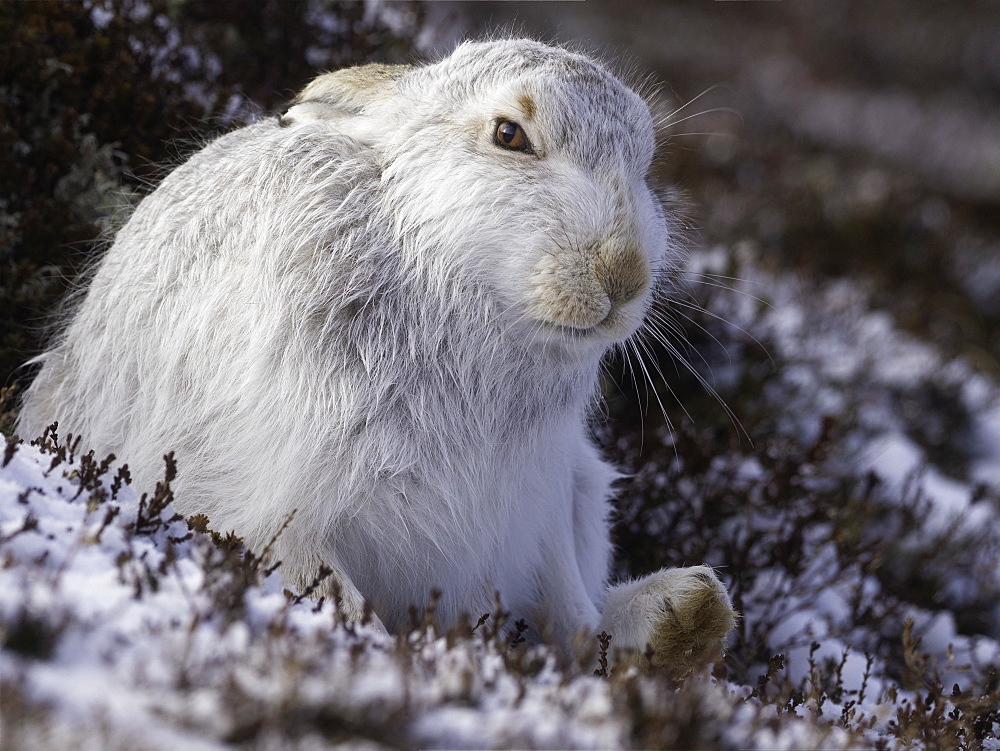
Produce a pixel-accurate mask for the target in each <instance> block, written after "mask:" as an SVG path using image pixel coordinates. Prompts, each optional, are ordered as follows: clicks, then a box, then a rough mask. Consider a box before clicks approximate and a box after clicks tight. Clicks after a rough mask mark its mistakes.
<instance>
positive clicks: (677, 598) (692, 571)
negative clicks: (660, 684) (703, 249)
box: [599, 566, 737, 675]
mask: <svg viewBox="0 0 1000 751" xmlns="http://www.w3.org/2000/svg"><path fill="white" fill-rule="evenodd" d="M736 618H737V614H736V612H735V611H734V610H733V606H732V603H731V602H730V600H729V595H728V594H727V592H726V589H725V587H724V586H723V585H722V582H720V581H719V579H718V578H717V577H716V576H715V572H714V571H712V569H711V568H710V567H708V566H692V567H690V568H670V569H662V570H660V571H657V572H656V573H655V574H650V575H649V576H646V577H644V578H642V579H639V580H638V581H634V582H626V583H624V584H619V585H617V586H614V587H611V588H610V589H609V590H608V595H607V601H606V603H605V606H604V614H603V616H602V618H601V625H600V627H599V628H600V630H603V631H606V632H608V633H609V634H611V637H612V641H611V647H612V654H613V655H614V656H615V659H616V660H617V661H619V662H622V661H628V660H632V659H636V657H637V656H639V655H642V654H644V653H646V651H647V650H648V649H651V650H652V661H653V664H654V665H655V666H657V667H663V668H667V669H669V670H670V671H671V672H673V673H674V674H675V675H680V674H682V673H685V672H687V671H688V670H691V669H693V668H695V667H697V666H698V665H701V664H704V663H706V662H710V661H712V660H715V659H716V658H718V657H720V656H721V655H722V651H723V647H724V639H725V637H726V635H727V634H728V633H729V632H730V631H731V630H732V629H733V626H735V625H736Z"/></svg>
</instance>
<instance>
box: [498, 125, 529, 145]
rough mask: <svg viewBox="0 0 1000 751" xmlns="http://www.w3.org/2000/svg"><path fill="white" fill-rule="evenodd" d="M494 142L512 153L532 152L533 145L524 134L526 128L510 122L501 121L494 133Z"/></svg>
mask: <svg viewBox="0 0 1000 751" xmlns="http://www.w3.org/2000/svg"><path fill="white" fill-rule="evenodd" d="M493 142H494V143H495V144H496V145H497V146H500V147H502V148H505V149H510V150H511V151H531V144H530V143H528V137H527V136H526V135H525V134H524V128H522V127H521V126H520V125H518V124H517V123H512V122H511V121H510V120H501V121H500V122H498V123H497V129H496V131H495V132H494V133H493Z"/></svg>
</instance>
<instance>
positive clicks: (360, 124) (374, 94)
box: [281, 63, 413, 144]
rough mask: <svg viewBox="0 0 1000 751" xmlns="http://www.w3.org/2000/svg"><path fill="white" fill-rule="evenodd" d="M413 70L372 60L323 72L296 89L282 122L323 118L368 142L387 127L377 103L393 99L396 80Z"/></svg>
mask: <svg viewBox="0 0 1000 751" xmlns="http://www.w3.org/2000/svg"><path fill="white" fill-rule="evenodd" d="M412 69H413V68H412V66H410V65H381V64H378V63H373V64H371V65H360V66H357V67H355V68H344V69H342V70H338V71H334V72H333V73H324V74H323V75H322V76H319V77H317V78H314V79H313V80H312V81H311V82H310V83H309V85H307V86H306V87H305V88H304V89H302V91H301V92H299V95H298V96H296V97H295V99H294V100H293V101H292V107H291V108H290V109H289V110H288V112H286V113H285V114H284V115H283V116H282V118H281V123H282V125H291V124H293V123H299V122H308V121H315V120H325V121H328V122H330V123H331V124H333V125H334V127H336V129H337V130H339V131H341V132H343V133H344V134H345V135H348V136H351V137H352V138H355V139H357V140H359V141H362V142H364V143H368V144H371V143H372V142H374V141H375V140H377V139H378V138H379V136H380V135H382V134H383V132H384V131H385V130H386V127H387V126H388V122H387V118H385V117H384V114H385V113H383V112H380V111H381V110H382V107H380V106H379V105H382V104H385V103H386V102H388V101H389V100H390V99H392V97H393V95H394V94H395V91H396V85H397V83H398V82H399V80H400V79H401V78H402V77H403V76H404V75H405V74H406V73H407V72H408V71H410V70H412ZM380 114H381V115H382V116H381V117H380Z"/></svg>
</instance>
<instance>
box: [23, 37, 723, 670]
mask: <svg viewBox="0 0 1000 751" xmlns="http://www.w3.org/2000/svg"><path fill="white" fill-rule="evenodd" d="M500 120H510V121H514V122H517V123H519V124H520V125H521V126H522V127H523V128H524V132H525V133H526V134H527V137H528V139H529V140H530V143H531V147H532V148H531V151H530V152H519V151H510V150H507V149H503V148H501V147H500V146H499V145H497V143H496V142H495V139H494V133H495V131H496V124H497V122H498V121H500ZM653 150H654V135H653V125H652V120H651V117H650V114H649V110H648V108H647V106H646V104H645V103H644V102H643V101H642V99H641V98H640V97H639V96H637V95H636V94H635V93H634V92H632V91H631V90H629V89H628V88H627V87H625V86H624V85H622V84H621V83H620V82H619V81H618V80H617V79H616V78H614V77H613V76H612V75H611V74H610V73H608V72H607V71H606V70H605V69H604V68H603V67H602V66H601V65H599V64H598V63H596V62H594V61H593V60H591V59H589V58H587V57H585V56H582V55H579V54H574V53H571V52H568V51H566V50H563V49H559V48H555V47H550V46H546V45H543V44H540V43H537V42H533V41H528V40H500V41H493V42H482V43H467V44H463V45H461V46H460V47H458V48H457V49H456V50H455V52H454V53H452V54H451V55H450V56H448V57H446V58H444V59H443V60H441V61H440V62H438V63H435V64H433V65H427V66H423V67H400V68H389V67H386V66H378V67H374V68H354V69H348V70H345V71H338V72H335V73H331V74H326V75H325V76H321V77H320V78H318V79H317V80H316V81H314V82H313V83H312V84H310V85H309V86H308V87H307V88H306V89H305V90H304V91H303V92H302V93H301V94H300V96H299V97H298V98H297V99H296V101H295V102H294V103H293V106H292V108H291V109H290V110H289V111H288V112H287V113H285V114H284V115H283V116H282V117H281V118H280V119H272V120H266V121H262V122H259V123H257V124H254V125H251V126H249V127H246V128H243V129H240V130H237V131H235V132H233V133H230V134H229V135H226V136H223V137H222V138H219V139H218V140H216V141H215V142H213V143H211V144H210V145H208V146H207V147H206V148H204V149H203V150H201V151H200V152H198V153H197V154H195V155H194V156H193V157H192V158H191V159H189V160H188V161H187V162H186V163H185V164H183V165H182V166H181V167H179V168H178V169H176V170H175V171H174V172H173V173H172V174H171V175H169V176H168V177H167V178H166V179H165V180H164V181H163V183H162V184H161V185H160V186H159V188H157V190H156V191H155V192H154V193H152V194H151V195H150V196H149V197H148V198H146V199H145V200H144V201H143V202H142V203H141V205H140V206H139V207H138V209H137V210H136V212H135V214H134V215H133V217H132V218H131V220H130V221H129V222H128V223H127V225H126V226H125V227H124V228H123V229H122V230H121V231H120V232H119V234H118V236H117V238H116V240H115V242H114V244H113V246H112V247H111V248H110V250H109V251H108V253H107V255H106V257H105V258H104V260H103V262H102V264H101V266H100V268H99V270H98V271H97V273H96V275H95V277H94V279H93V281H92V283H91V285H90V288H89V290H88V292H87V294H86V297H85V298H84V300H83V301H82V303H81V305H80V306H79V309H78V310H77V312H76V313H75V315H74V317H73V318H72V320H71V322H70V323H69V325H68V327H67V329H66V330H65V332H64V334H63V335H62V337H61V338H60V340H59V341H58V342H57V343H56V345H55V346H54V347H53V348H52V349H51V350H50V351H49V352H47V353H46V354H45V355H44V356H43V358H42V359H43V362H44V365H43V368H42V370H41V372H40V374H39V376H38V378H37V380H36V381H35V383H34V384H33V386H32V387H31V389H30V391H29V393H28V394H27V396H26V399H25V403H24V407H23V411H22V415H21V423H20V431H21V433H22V434H24V435H33V434H36V433H39V432H41V430H42V429H43V428H44V426H45V425H46V424H47V423H49V422H50V421H51V420H53V419H58V420H59V422H60V426H61V432H64V433H65V432H66V431H71V432H73V433H75V434H82V435H83V436H85V438H86V441H87V443H88V445H90V446H92V447H94V448H95V449H96V450H97V451H98V452H102V451H113V452H114V453H115V454H116V455H118V457H120V459H122V460H124V461H127V462H128V464H129V466H130V467H131V469H132V472H133V476H134V478H135V482H136V484H137V485H138V486H139V487H140V488H147V487H149V486H150V485H151V484H152V483H153V482H154V481H155V480H156V478H157V476H158V475H159V473H160V472H161V470H162V455H163V453H164V452H165V451H167V450H170V449H173V450H174V451H175V452H176V455H177V460H178V463H179V475H178V478H177V482H176V492H177V503H178V505H179V507H180V508H181V510H182V511H183V512H184V513H187V514H193V513H204V514H207V515H208V517H209V518H210V520H211V522H212V525H213V527H214V528H215V529H217V530H221V531H225V530H229V529H233V530H235V531H236V532H237V534H239V535H241V536H242V537H243V538H244V539H245V540H246V542H247V543H248V544H249V545H250V546H251V547H253V548H255V549H260V548H261V547H262V546H263V545H264V544H265V543H266V541H267V540H268V539H270V538H271V536H272V535H273V534H274V533H275V531H276V530H277V529H278V528H279V527H280V526H281V524H282V523H283V522H284V521H285V519H286V517H287V516H288V515H289V514H290V513H291V512H293V511H295V512H296V513H295V517H294V520H293V521H292V523H291V524H290V526H289V527H288V529H287V530H286V531H285V532H284V534H283V535H282V536H281V537H280V539H279V541H278V543H277V546H276V548H275V554H276V556H277V557H278V558H280V559H282V560H283V562H284V565H283V568H282V570H283V572H284V573H285V575H286V577H288V578H289V580H290V583H291V584H293V585H297V586H303V585H304V584H305V583H307V582H309V581H310V580H311V579H312V578H313V576H314V574H315V573H316V571H317V570H318V568H319V566H320V564H325V565H327V566H329V567H331V568H332V569H333V570H334V572H335V574H334V577H333V578H332V580H331V582H330V583H329V585H330V586H328V588H327V590H326V594H331V593H332V591H333V588H334V583H335V584H336V587H338V588H339V590H340V592H341V594H342V595H343V597H344V603H345V608H346V609H347V611H348V613H349V614H351V615H354V616H357V615H359V614H360V613H361V610H362V605H363V598H367V599H368V600H370V602H371V603H372V605H373V606H374V609H375V612H376V614H377V615H378V616H379V617H380V618H381V619H382V621H384V623H385V624H386V625H387V626H388V627H390V628H396V627H398V626H400V625H401V624H402V623H404V622H405V617H406V612H407V607H408V606H409V605H411V604H416V605H420V604H422V603H424V602H426V600H427V597H428V595H429V593H430V591H431V589H432V588H435V587H436V588H438V589H440V590H441V591H442V594H443V597H442V600H441V603H440V605H439V610H438V612H439V615H440V616H441V617H442V619H443V620H444V621H445V622H450V621H453V620H454V619H455V618H457V617H458V616H459V614H460V613H463V612H464V613H470V614H479V613H483V612H487V611H488V610H489V609H490V608H491V606H492V603H493V598H494V592H499V593H500V595H501V598H502V599H503V602H504V603H505V605H506V606H507V607H509V608H511V609H512V610H513V611H514V612H515V613H518V614H520V615H525V616H529V617H532V616H533V617H535V618H536V622H537V621H544V623H545V624H546V625H547V627H548V628H549V629H550V631H551V633H552V634H553V636H554V637H555V638H556V639H557V641H558V642H560V643H561V644H562V645H563V646H564V647H565V648H567V649H568V648H569V647H570V644H571V643H572V640H573V637H574V636H575V635H576V634H578V633H579V632H581V631H586V630H591V631H592V630H594V629H596V628H598V627H599V626H601V625H604V626H607V625H608V624H612V623H613V624H615V627H616V628H618V629H619V630H620V631H621V633H622V634H623V637H622V638H623V640H624V641H622V644H623V645H624V646H631V647H633V648H634V649H639V650H641V649H643V648H644V646H645V644H644V643H643V642H644V640H645V641H650V640H652V639H653V637H654V636H656V635H657V634H658V633H659V636H657V639H658V641H657V643H673V642H671V640H670V639H669V638H664V637H663V634H662V633H661V632H662V631H663V630H664V629H668V630H669V629H670V628H671V626H670V624H669V622H668V620H669V619H667V620H665V616H664V615H663V613H662V608H660V609H659V610H657V609H656V608H655V607H654V608H653V609H652V610H650V608H649V607H646V606H645V605H637V604H636V603H637V602H638V601H637V600H634V598H633V600H632V601H631V602H629V603H624V604H616V605H615V611H614V612H613V613H605V617H604V620H603V621H602V620H601V614H600V609H601V607H602V606H603V603H604V601H605V596H606V586H607V584H606V579H607V573H608V567H609V558H610V553H611V546H610V541H609V521H608V516H609V510H610V507H609V498H610V496H611V494H612V491H611V485H612V482H613V481H614V479H615V477H616V476H617V475H616V472H615V470H614V468H613V467H611V466H610V465H609V464H607V463H606V462H605V461H603V460H602V459H601V458H600V456H599V453H598V451H597V449H596V448H595V446H594V444H593V442H592V440H591V438H590V436H589V430H588V417H589V413H590V410H591V408H592V406H593V404H594V402H595V399H596V396H597V393H596V392H597V378H598V367H599V362H600V359H601V357H602V356H603V355H604V354H605V352H606V351H607V350H608V349H609V348H610V347H612V346H615V345H616V343H618V342H620V341H623V340H624V339H626V338H627V337H629V336H630V335H632V334H633V333H634V332H635V331H636V329H637V328H638V327H639V326H640V325H641V324H642V320H643V316H644V315H645V312H646V310H647V308H648V305H649V302H650V299H651V295H652V294H653V289H654V287H655V283H656V280H659V279H664V278H669V277H670V275H671V271H672V269H673V264H674V263H675V262H676V249H675V247H674V240H673V232H672V230H671V226H672V225H671V220H670V217H669V216H668V215H667V214H666V213H665V211H664V209H663V208H662V206H661V205H660V204H659V202H658V201H657V200H656V198H655V196H654V195H653V193H652V192H651V191H650V189H649V187H648V186H647V184H646V172H647V169H648V167H649V163H650V160H651V159H652V156H653ZM686 571H687V570H674V571H667V572H662V571H661V572H658V573H657V574H653V575H652V576H651V577H647V579H644V580H642V582H641V584H642V587H641V589H642V597H644V598H646V599H645V600H643V601H642V602H646V600H650V601H652V600H656V598H659V602H660V603H661V604H662V602H664V601H665V600H667V599H669V600H670V602H671V603H672V605H671V612H676V611H678V609H680V610H683V608H684V603H685V602H686V601H687V599H690V601H691V602H692V603H694V602H697V607H699V608H700V607H704V601H705V597H704V591H705V589H706V587H707V588H709V590H710V591H711V593H712V598H714V600H713V601H714V602H715V603H716V606H717V607H716V610H717V611H719V612H725V613H727V614H728V613H731V608H730V607H729V601H728V598H727V596H726V594H725V592H724V590H723V589H722V588H721V585H719V584H718V582H717V580H715V578H714V575H713V576H710V577H709V576H706V574H705V572H704V571H703V570H701V569H698V570H696V571H695V570H692V571H693V573H692V574H691V575H690V576H687V574H685V572H686ZM681 579H683V580H684V585H683V586H678V584H677V582H678V581H679V580H681ZM625 586H627V587H634V586H636V585H634V584H629V585H625ZM692 588H694V589H697V590H699V592H700V596H699V597H692V598H688V595H687V592H688V590H690V589H692ZM612 591H613V592H615V591H617V592H619V593H620V594H622V593H625V592H626V590H624V589H618V590H612ZM628 591H631V590H628ZM651 593H652V594H651ZM650 598H652V599H650ZM712 598H709V599H712ZM613 599H614V598H613ZM622 599H623V597H622V596H619V597H617V599H615V602H616V603H617V602H618V600H622ZM625 599H627V598H625ZM633 611H635V612H637V613H639V615H637V616H635V617H633V616H632V615H631V614H632V613H633ZM623 614H628V618H629V619H631V620H629V622H628V623H624V622H623V620H622V619H623V617H624V615H623ZM690 620H691V619H690V618H688V620H687V621H686V623H687V626H686V628H688V629H689V630H690V628H691V623H690ZM723 620H725V619H723ZM718 621H719V619H718V618H715V619H714V620H712V619H706V623H716V622H718ZM726 622H727V623H729V624H730V625H731V619H730V620H729V621H726ZM697 623H698V621H697V620H696V621H695V626H694V627H695V628H697ZM658 629H659V631H657V630H658ZM726 630H728V627H727V628H726ZM723 635H724V631H723V632H722V633H714V632H713V633H711V634H707V635H705V638H704V639H703V641H704V640H707V641H711V640H715V641H716V642H718V641H719V640H720V639H721V637H722V636H723ZM626 637H627V638H626ZM664 661H665V662H666V663H668V664H669V663H670V662H671V657H670V655H667V656H666V657H665V658H664V660H661V662H664ZM682 663H683V660H681V661H680V662H678V664H682ZM684 664H686V663H684Z"/></svg>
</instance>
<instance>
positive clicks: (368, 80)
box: [293, 63, 413, 107]
mask: <svg viewBox="0 0 1000 751" xmlns="http://www.w3.org/2000/svg"><path fill="white" fill-rule="evenodd" d="M412 68H413V66H411V65H383V64H381V63H372V64H371V65H358V66H355V67H353V68H342V69H341V70H337V71H334V72H332V73H324V74H323V75H321V76H317V77H316V78H314V79H313V80H312V81H310V82H309V83H308V84H307V85H306V87H305V88H304V89H302V91H301V92H299V94H298V96H296V97H295V100H294V102H293V103H294V104H302V103H303V102H317V101H318V102H327V103H329V104H336V105H341V106H346V107H361V106H364V104H365V103H366V102H368V101H370V100H371V99H375V98H378V96H379V94H381V93H382V92H384V91H385V90H386V89H387V88H388V87H389V86H390V85H391V84H392V83H393V82H394V81H395V80H397V79H398V78H400V77H401V76H403V75H404V74H405V73H406V72H407V71H409V70H412Z"/></svg>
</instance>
